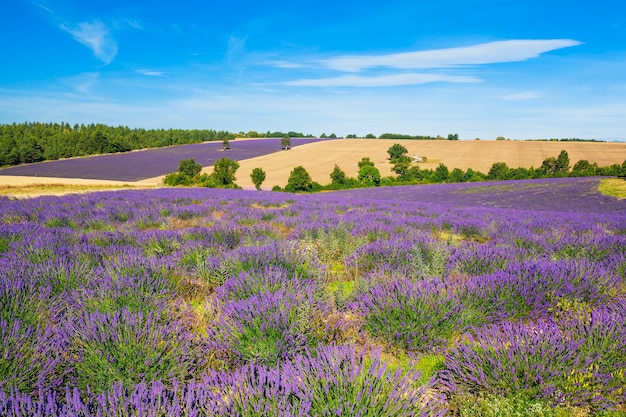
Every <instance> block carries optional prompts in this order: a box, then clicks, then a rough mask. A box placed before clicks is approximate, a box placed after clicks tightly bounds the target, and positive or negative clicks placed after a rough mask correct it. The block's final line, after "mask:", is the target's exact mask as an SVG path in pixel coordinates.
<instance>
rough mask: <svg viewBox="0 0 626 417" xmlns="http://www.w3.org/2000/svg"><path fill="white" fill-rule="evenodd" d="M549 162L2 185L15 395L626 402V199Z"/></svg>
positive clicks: (537, 407)
mask: <svg viewBox="0 0 626 417" xmlns="http://www.w3.org/2000/svg"><path fill="white" fill-rule="evenodd" d="M554 181H555V182H554V183H549V182H547V183H546V182H538V183H531V182H528V183H525V184H526V185H525V186H520V187H519V188H518V193H514V192H513V191H512V189H510V188H507V187H506V186H505V185H504V184H503V183H481V184H480V186H481V187H483V188H476V189H473V190H470V189H469V188H463V187H461V186H457V185H454V186H453V185H441V186H422V187H407V188H402V187H394V188H388V189H367V190H349V191H345V192H332V193H324V194H317V195H293V194H283V193H269V192H256V191H243V190H219V189H194V188H186V189H173V188H169V189H160V190H123V191H114V192H100V193H91V194H81V195H68V196H64V197H38V198H33V199H26V200H10V199H6V198H2V199H0V328H1V331H0V339H2V340H1V341H0V351H1V352H0V415H2V416H16V417H17V416H81V417H87V416H89V417H91V416H94V417H95V416H155V417H156V416H513V415H514V416H571V415H575V416H596V415H597V416H623V415H624V413H625V411H626V409H625V406H626V392H625V391H624V386H625V385H626V373H625V372H626V371H625V369H626V325H625V323H624V317H626V285H625V284H626V203H624V202H623V201H622V202H620V201H618V200H613V199H611V198H609V197H606V199H607V200H603V198H604V197H600V196H599V195H598V194H597V192H595V191H594V189H593V187H592V185H590V183H588V182H587V181H589V180H588V179H582V180H578V181H579V182H576V180H568V181H566V182H560V181H561V180H554ZM563 183H565V184H566V185H567V186H562V185H559V184H563ZM506 184H511V182H507V183H506ZM533 184H534V185H533ZM542 184H543V185H542ZM545 184H548V185H545ZM533 186H536V189H534V190H533ZM431 187H432V188H431ZM435 187H440V188H439V193H437V192H436V190H437V189H436V188H435ZM546 187H549V188H550V192H549V193H548V192H547V188H546ZM424 190H428V191H424ZM468 190H469V191H468ZM389 191H395V193H393V194H388V192H389ZM540 191H541V192H540ZM365 192H366V194H363V193H365ZM576 193H577V194H576ZM437 196H440V198H438V197H437ZM535 199H540V200H541V204H540V205H539V204H538V203H537V201H534V200H535ZM567 201H569V202H570V204H565V203H564V202H567ZM599 201H602V203H599ZM609 202H610V204H609ZM574 203H576V204H575V209H571V207H572V205H573V204H574ZM585 205H587V209H586V208H585ZM510 207H516V208H510Z"/></svg>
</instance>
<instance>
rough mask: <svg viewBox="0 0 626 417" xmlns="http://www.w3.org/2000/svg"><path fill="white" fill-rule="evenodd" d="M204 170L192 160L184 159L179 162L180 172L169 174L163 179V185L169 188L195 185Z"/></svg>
mask: <svg viewBox="0 0 626 417" xmlns="http://www.w3.org/2000/svg"><path fill="white" fill-rule="evenodd" d="M201 170H202V166H201V165H200V164H198V163H196V161H195V160H194V159H193V158H191V159H183V160H181V161H179V162H178V172H172V173H169V174H167V175H166V176H165V178H163V184H165V185H169V186H173V187H176V186H181V185H185V186H190V185H193V184H194V183H195V182H196V181H197V179H198V176H199V174H200V171H201Z"/></svg>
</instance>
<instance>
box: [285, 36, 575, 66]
mask: <svg viewBox="0 0 626 417" xmlns="http://www.w3.org/2000/svg"><path fill="white" fill-rule="evenodd" d="M580 44H581V43H580V42H579V41H576V40H573V39H546V40H529V39H520V40H508V41H498V42H488V43H481V44H478V45H471V46H464V47H459V48H446V49H433V50H427V51H414V52H404V53H396V54H385V55H343V56H337V57H334V58H327V59H321V60H317V61H314V62H313V63H314V64H315V65H318V66H322V67H326V68H330V69H334V70H338V71H345V72H358V71H362V70H364V69H367V68H375V67H387V68H396V69H425V68H452V67H459V66H470V65H484V64H495V63H503V62H517V61H525V60H527V59H530V58H536V57H538V56H539V55H541V54H543V53H546V52H549V51H553V50H556V49H562V48H567V47H571V46H576V45H580ZM283 65H284V63H283Z"/></svg>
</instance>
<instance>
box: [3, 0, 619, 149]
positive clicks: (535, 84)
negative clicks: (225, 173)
mask: <svg viewBox="0 0 626 417" xmlns="http://www.w3.org/2000/svg"><path fill="white" fill-rule="evenodd" d="M6 3H8V4H4V5H3V7H2V9H3V11H2V13H0V39H2V42H0V56H2V60H1V61H0V62H1V65H0V123H13V122H25V121H32V122H34V121H37V122H61V121H65V122H69V123H70V124H74V123H105V124H109V125H116V126H117V125H127V126H129V127H133V128H134V127H140V128H209V129H216V130H228V131H233V132H239V131H243V132H247V131H249V130H255V131H259V132H265V131H267V130H271V131H275V130H281V131H289V130H293V131H299V132H303V133H310V134H314V135H319V134H321V133H326V134H330V133H335V134H337V135H340V136H344V135H348V134H357V135H359V136H361V135H366V134H368V133H373V134H375V135H379V134H381V133H385V132H393V133H406V134H412V135H433V136H434V135H442V136H447V135H448V134H449V133H458V134H459V136H460V138H461V139H474V138H476V137H479V138H481V139H495V138H496V137H497V136H504V137H507V138H512V139H526V138H529V139H535V138H554V137H557V138H566V137H579V138H596V139H604V140H624V139H626V2H623V1H615V0H593V1H587V0H581V1H576V2H572V1H561V0H555V1H550V0H526V1H519V0H515V1H508V0H438V1H422V0H413V1H400V0H386V1H385V2H381V1H380V0H376V1H369V0H359V1H352V0H350V1H341V0H336V1H325V0H318V1H315V2H313V1H302V0H291V1H266V2H260V1H245V0H243V1H236V2H209V1H200V0H197V1H195V0H194V1H190V0H179V1H177V2H159V1H156V2H155V1H119V0H108V1H78V0H32V1H29V0H11V1H9V2H6Z"/></svg>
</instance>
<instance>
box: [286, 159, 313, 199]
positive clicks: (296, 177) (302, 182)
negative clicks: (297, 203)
mask: <svg viewBox="0 0 626 417" xmlns="http://www.w3.org/2000/svg"><path fill="white" fill-rule="evenodd" d="M312 186H313V180H312V179H311V176H310V175H309V173H308V172H307V170H306V169H304V167H303V166H302V165H299V166H297V167H295V168H294V169H293V170H292V171H291V174H289V179H288V180H287V186H286V187H285V191H287V192H290V193H297V192H307V191H311V188H312Z"/></svg>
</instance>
